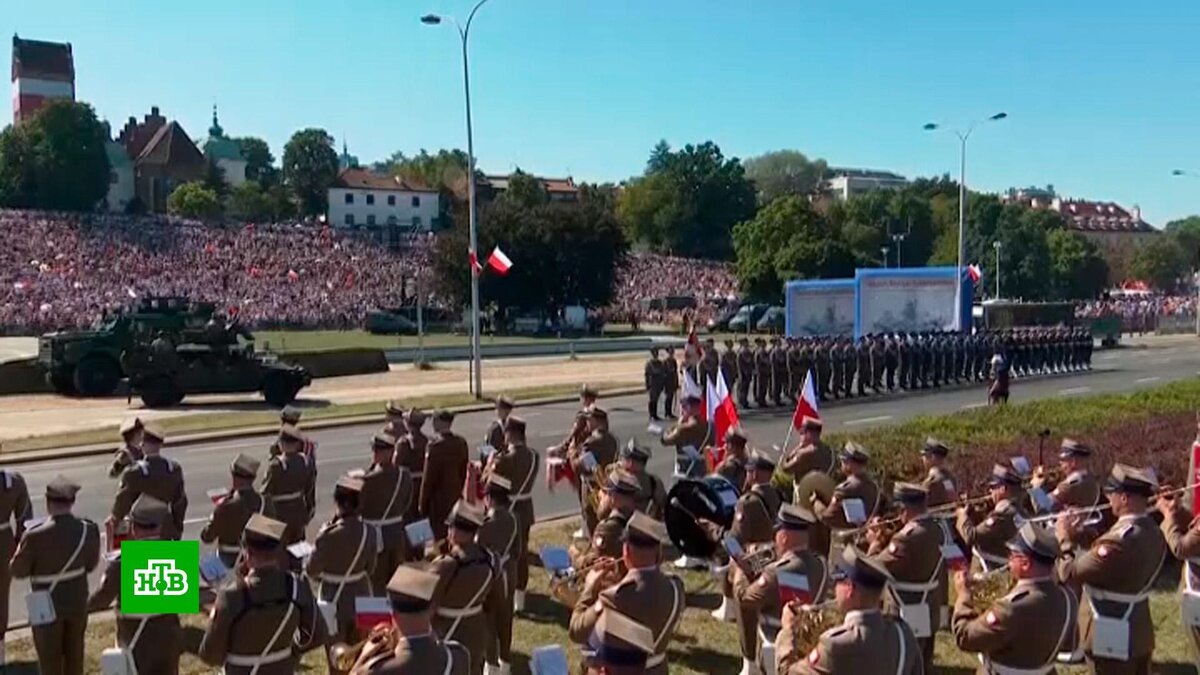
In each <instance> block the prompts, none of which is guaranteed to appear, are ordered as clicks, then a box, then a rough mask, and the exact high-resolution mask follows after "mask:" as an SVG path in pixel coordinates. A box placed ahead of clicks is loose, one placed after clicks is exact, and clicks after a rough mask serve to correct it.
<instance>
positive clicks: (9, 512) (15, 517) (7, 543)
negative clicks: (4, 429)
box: [0, 469, 33, 668]
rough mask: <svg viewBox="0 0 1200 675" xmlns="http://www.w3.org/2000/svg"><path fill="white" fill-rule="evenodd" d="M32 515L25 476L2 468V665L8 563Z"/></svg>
mask: <svg viewBox="0 0 1200 675" xmlns="http://www.w3.org/2000/svg"><path fill="white" fill-rule="evenodd" d="M32 518H33V504H32V503H30V501H29V488H28V487H27V486H26V484H25V477H24V476H22V475H21V474H19V473H17V472H16V471H10V470H8V469H0V602H2V603H3V606H0V668H2V667H4V665H5V663H6V661H5V653H4V646H3V645H4V633H5V632H6V631H7V630H8V595H9V592H10V590H11V588H12V574H11V573H10V571H9V563H10V561H11V560H12V556H13V550H14V549H15V548H16V546H17V542H19V541H21V536H22V535H23V534H24V533H25V521H27V520H31V519H32Z"/></svg>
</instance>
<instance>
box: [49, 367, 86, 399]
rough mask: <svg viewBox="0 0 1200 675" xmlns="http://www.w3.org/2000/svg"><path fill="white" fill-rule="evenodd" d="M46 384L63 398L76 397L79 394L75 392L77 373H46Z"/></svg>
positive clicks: (68, 371)
mask: <svg viewBox="0 0 1200 675" xmlns="http://www.w3.org/2000/svg"><path fill="white" fill-rule="evenodd" d="M46 384H49V385H50V388H51V389H53V390H54V391H55V393H58V394H62V395H63V396H75V395H76V394H78V393H79V392H77V391H76V390H75V373H74V371H71V370H67V371H62V370H60V371H54V372H49V373H46Z"/></svg>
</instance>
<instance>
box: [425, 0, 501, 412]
mask: <svg viewBox="0 0 1200 675" xmlns="http://www.w3.org/2000/svg"><path fill="white" fill-rule="evenodd" d="M486 2H487V0H479V2H477V3H476V4H475V7H474V8H473V9H472V10H471V13H470V14H469V15H467V23H466V24H465V25H464V24H460V23H459V22H458V21H457V20H456V19H455V18H454V17H442V16H439V15H437V14H426V15H425V16H423V17H421V23H423V24H425V25H427V26H436V25H438V24H441V23H442V22H443V21H449V22H451V23H453V24H454V27H455V28H457V29H458V36H459V37H460V38H462V62H463V97H464V100H465V102H466V107H467V211H468V213H469V216H468V221H469V224H470V238H471V253H472V254H473V257H475V259H477V256H478V237H479V230H478V223H477V216H476V213H475V139H474V137H473V135H472V131H471V71H470V68H469V67H468V65H467V38H468V37H469V36H470V35H471V22H472V21H473V20H474V19H475V13H476V12H478V11H479V8H480V7H483V5H484V3H486ZM475 264H476V263H475V260H472V262H471V393H473V394H475V398H481V397H482V396H483V374H482V373H481V372H480V368H481V366H482V364H481V363H480V361H481V359H480V348H479V275H478V274H477V273H476V272H475V267H474V266H475Z"/></svg>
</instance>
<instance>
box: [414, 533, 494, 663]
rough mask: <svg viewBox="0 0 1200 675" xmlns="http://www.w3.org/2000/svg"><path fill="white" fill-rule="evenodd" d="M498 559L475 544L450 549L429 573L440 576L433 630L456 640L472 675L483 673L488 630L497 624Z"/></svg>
mask: <svg viewBox="0 0 1200 675" xmlns="http://www.w3.org/2000/svg"><path fill="white" fill-rule="evenodd" d="M498 562H499V561H498V560H497V559H496V557H495V556H493V555H492V554H491V553H489V552H488V551H486V550H484V549H483V548H481V547H480V546H478V545H477V544H474V543H471V544H467V545H466V546H462V547H458V546H456V547H454V548H452V549H451V551H450V553H449V554H447V555H443V556H439V557H438V558H436V559H435V560H434V561H433V562H432V563H431V564H430V566H429V571H430V572H431V573H433V574H436V575H438V576H439V577H441V579H440V581H439V582H438V586H437V590H435V591H434V596H433V605H434V607H436V609H435V610H434V617H433V628H434V630H435V631H437V634H438V635H440V636H441V637H442V639H443V640H458V641H460V642H462V643H463V646H464V647H466V648H467V651H468V652H470V654H471V668H470V672H471V673H472V675H480V674H481V673H482V672H483V664H484V655H485V653H486V652H487V639H488V638H487V635H488V627H489V626H495V625H498V624H499V623H500V622H499V621H498V620H497V617H498V616H499V613H500V612H501V611H502V610H503V608H504V606H505V605H507V607H508V608H509V609H510V610H511V607H512V603H511V602H507V601H506V599H505V597H504V584H503V580H502V579H501V578H500V570H499V565H498Z"/></svg>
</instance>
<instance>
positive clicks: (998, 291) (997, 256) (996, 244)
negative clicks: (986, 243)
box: [992, 241, 1000, 300]
mask: <svg viewBox="0 0 1200 675" xmlns="http://www.w3.org/2000/svg"><path fill="white" fill-rule="evenodd" d="M992 248H994V249H996V299H997V300H999V299H1000V242H998V241H993V242H992Z"/></svg>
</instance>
